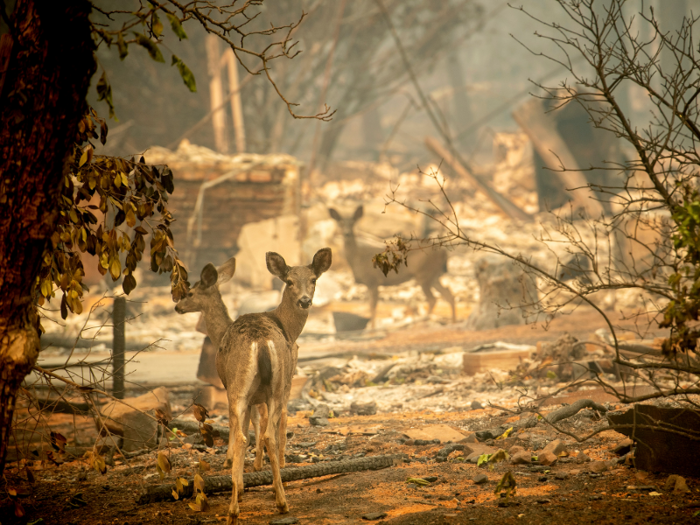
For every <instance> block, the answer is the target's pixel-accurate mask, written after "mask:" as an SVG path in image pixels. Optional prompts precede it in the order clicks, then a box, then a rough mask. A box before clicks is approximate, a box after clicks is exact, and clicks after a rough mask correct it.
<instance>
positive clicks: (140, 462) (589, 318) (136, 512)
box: [0, 312, 700, 525]
mask: <svg viewBox="0 0 700 525" xmlns="http://www.w3.org/2000/svg"><path fill="white" fill-rule="evenodd" d="M602 326H603V325H602V323H601V320H600V318H598V317H596V316H594V315H589V314H587V313H585V312H584V313H582V314H580V315H577V316H571V317H564V318H563V319H558V320H556V321H555V322H554V323H553V324H552V326H551V327H550V329H549V331H547V332H544V331H542V330H541V329H533V328H532V327H531V326H522V327H504V328H502V329H499V330H494V331H485V332H478V333H475V332H466V331H464V330H462V329H460V328H454V327H452V328H448V329H446V328H445V327H443V328H431V327H425V328H420V327H414V328H411V329H408V330H402V331H398V332H393V333H388V334H386V335H385V336H384V337H381V338H375V339H370V340H367V341H361V340H355V341H335V342H333V343H332V344H330V343H326V344H324V343H321V342H319V343H317V344H315V345H314V344H308V345H307V348H308V352H309V357H314V356H319V357H320V356H323V355H327V354H329V353H339V352H340V353H342V352H348V351H349V352H352V353H358V354H362V353H365V354H373V353H377V354H386V353H391V352H392V348H393V349H397V348H400V349H402V350H406V349H408V348H412V349H415V350H418V351H419V352H420V351H421V350H429V349H430V348H441V347H447V346H450V345H464V346H465V347H468V346H469V345H476V344H481V343H483V342H489V341H508V342H516V343H526V342H527V343H532V342H536V341H541V340H545V339H547V340H551V339H555V338H557V337H558V336H559V335H561V334H563V333H567V332H568V333H573V334H576V335H577V336H579V337H580V338H581V339H585V338H587V337H588V336H589V334H591V333H593V332H594V331H595V330H596V329H598V328H600V327H602ZM600 394H602V392H598V393H596V392H592V391H588V392H586V391H578V392H571V393H570V398H569V399H558V398H555V399H553V400H550V401H553V403H552V404H551V405H550V406H547V407H546V408H545V410H553V409H556V408H558V407H560V406H561V404H562V403H566V402H568V403H571V402H573V401H574V400H576V399H581V398H593V399H595V400H596V401H597V402H599V403H603V402H607V403H611V398H610V396H609V395H600ZM171 395H172V396H173V398H172V399H171V402H172V403H173V406H174V407H175V406H180V407H182V406H187V405H189V404H190V403H191V397H192V389H191V388H189V389H188V388H181V389H180V390H178V389H172V390H171ZM428 399H434V398H428ZM467 401H470V399H469V396H468V395H467V396H463V397H461V396H460V397H459V398H458V396H456V394H455V398H454V399H453V400H450V406H451V408H450V409H449V410H437V407H436V409H435V410H423V411H408V410H407V409H406V408H405V407H404V409H403V410H404V411H396V412H387V411H384V412H382V411H380V412H379V413H377V414H376V415H372V416H352V417H332V418H331V419H330V420H329V421H330V425H329V426H328V427H315V426H312V425H311V424H310V422H309V415H310V413H309V412H308V411H306V412H298V413H297V414H296V416H294V417H290V419H289V422H288V431H289V432H292V433H293V436H292V437H291V438H290V440H289V442H288V447H287V458H288V465H289V466H295V464H298V463H300V464H301V465H305V464H308V465H310V464H313V463H318V462H323V461H334V460H340V459H352V458H359V457H368V456H378V455H385V454H405V455H406V460H405V461H404V462H403V463H400V464H398V465H395V466H393V467H388V468H385V469H382V470H377V471H364V472H354V473H348V474H340V475H333V476H326V477H323V478H314V479H307V480H302V481H294V482H290V483H287V486H286V495H287V500H288V503H289V507H290V512H289V514H288V515H286V516H283V515H280V514H279V513H278V512H277V510H276V508H275V502H274V494H273V491H272V488H271V487H269V486H268V487H255V488H250V489H246V492H245V494H244V498H243V501H242V503H241V511H242V514H241V521H242V523H246V524H251V525H252V524H267V523H275V520H278V519H280V518H285V517H287V518H295V519H297V520H298V523H301V524H304V523H309V524H312V523H313V524H330V523H333V524H336V523H347V524H350V523H367V522H374V523H385V524H443V523H444V524H451V523H494V524H496V523H498V524H502V523H517V524H530V523H531V524H545V525H555V524H556V525H559V524H560V523H562V522H570V523H598V524H605V523H615V524H618V523H696V522H698V519H700V518H699V517H698V516H700V492H699V489H700V479H687V484H688V486H689V487H690V492H687V493H674V492H672V491H667V490H665V489H664V485H665V482H666V479H667V478H668V474H660V473H648V472H643V471H639V470H636V469H635V468H634V467H633V466H631V465H628V464H625V463H624V462H617V461H616V459H619V456H617V455H616V454H615V453H614V451H613V450H612V449H613V447H615V446H616V445H617V444H619V443H620V442H621V441H623V439H624V436H622V435H621V434H618V433H616V432H614V431H611V430H608V431H605V432H603V433H601V434H598V435H597V436H595V437H594V438H592V439H590V440H588V441H586V442H584V443H576V442H575V441H574V440H573V439H572V438H570V437H568V436H566V435H564V434H558V433H557V432H556V431H555V430H553V429H552V428H550V427H548V426H546V425H545V424H543V423H540V424H538V425H537V426H536V427H535V428H529V429H526V430H522V431H515V432H514V433H513V434H512V435H511V436H510V437H507V438H506V439H503V440H496V441H486V444H487V445H490V446H493V447H494V448H503V449H505V450H509V449H511V448H512V447H513V446H522V447H524V448H525V449H526V450H528V451H532V454H533V456H534V455H537V453H538V452H537V451H538V450H541V449H542V447H543V446H544V445H545V444H546V443H547V442H549V441H551V440H554V439H561V440H562V441H564V443H565V444H566V448H567V454H568V455H566V456H562V457H560V458H559V459H558V460H557V462H556V463H555V464H553V465H550V466H544V465H537V464H525V465H522V464H520V465H515V464H512V463H511V462H510V461H504V462H500V463H496V464H493V465H491V466H489V467H486V466H481V467H477V465H476V464H472V463H469V462H466V461H465V457H463V456H461V453H460V452H459V451H457V452H453V453H452V454H451V455H450V456H449V457H448V458H447V461H445V462H438V461H437V452H438V451H439V450H440V449H441V448H442V447H444V446H445V444H444V443H442V444H435V443H433V444H427V445H426V444H416V442H415V441H413V440H411V439H409V438H408V436H407V435H406V434H405V432H407V431H409V430H410V429H416V428H423V427H426V426H430V425H434V424H446V425H449V426H451V427H453V428H454V429H458V430H460V431H462V432H469V431H479V430H484V429H489V428H494V427H497V426H500V425H503V424H508V423H511V422H514V421H517V420H518V419H519V418H520V417H521V415H519V414H515V413H514V412H512V411H506V410H501V409H499V408H491V407H488V408H483V409H476V410H474V409H472V408H471V404H470V402H469V403H468V402H467ZM554 401H556V403H554ZM436 402H437V401H436ZM441 403H442V402H441ZM443 404H444V403H443ZM507 408H508V409H509V410H510V409H511V408H514V407H511V406H509V407H507ZM608 408H610V409H611V410H615V409H624V408H626V407H625V406H624V405H620V404H619V403H618V404H615V402H614V400H613V401H612V404H609V405H608ZM190 417H191V416H190ZM211 417H213V418H214V419H215V421H216V422H218V423H223V424H225V422H226V421H225V411H224V410H221V409H220V410H217V411H213V412H212V414H211ZM48 423H49V425H50V426H51V428H52V429H53V430H55V431H57V432H61V433H63V434H64V435H65V436H68V445H69V446H74V447H78V450H83V451H84V450H87V449H89V448H90V443H91V442H92V441H94V439H95V435H96V432H95V427H94V423H93V422H92V420H91V419H90V418H88V417H73V416H72V415H65V414H55V415H54V416H52V418H51V420H50V421H49V422H48ZM601 423H602V421H601V420H600V418H599V417H598V416H597V415H596V414H595V413H593V412H592V411H591V410H583V411H581V412H580V413H579V414H578V415H576V416H574V417H571V418H569V419H567V420H565V421H564V422H562V423H561V426H562V428H564V429H565V430H568V431H570V432H573V433H576V434H577V435H583V434H585V433H587V432H588V431H590V430H591V429H593V428H596V427H597V426H599V425H600V424H601ZM86 445H87V446H86ZM81 446H82V447H83V448H82V449H80V447H81ZM225 446H226V443H224V442H223V441H222V440H221V439H217V440H216V441H215V446H214V447H211V448H207V447H205V446H204V445H197V444H195V445H193V444H191V443H190V444H186V445H184V446H177V447H167V446H162V447H161V451H163V452H165V453H166V454H168V455H169V457H170V462H171V464H172V467H173V468H172V471H171V472H170V473H169V474H168V475H167V476H166V478H165V479H164V481H163V482H161V480H160V478H159V476H158V473H157V471H156V457H157V451H151V452H148V453H145V454H142V455H138V456H136V457H132V458H130V459H127V458H124V457H123V456H119V455H115V456H114V462H113V465H109V466H108V467H107V471H106V473H105V474H100V473H98V472H97V471H96V470H94V469H93V468H91V467H90V464H89V463H90V462H89V460H88V459H86V458H84V457H80V458H74V457H70V456H65V457H61V456H60V455H58V454H56V455H54V459H56V460H58V461H57V463H58V464H55V463H53V462H52V461H51V460H49V459H47V458H46V456H45V455H41V454H40V455H37V456H33V457H34V459H31V460H22V461H20V462H14V463H10V464H8V468H7V469H6V472H5V481H6V484H5V485H4V487H2V488H0V524H2V525H10V524H21V525H26V524H57V525H58V524H71V523H74V524H90V525H108V524H124V525H127V524H128V525H136V524H171V523H174V524H188V523H192V524H195V523H223V522H224V521H225V516H226V514H227V511H228V504H229V499H230V494H229V493H212V494H208V495H207V496H208V502H209V505H210V510H208V511H206V512H195V511H194V510H192V509H191V508H190V506H189V503H191V502H192V501H193V500H192V499H190V498H188V499H184V500H179V501H174V500H171V501H167V502H159V503H150V504H145V505H140V504H138V503H137V500H138V497H139V496H140V495H141V494H143V493H144V491H145V490H146V487H148V486H151V485H158V484H161V483H168V484H171V485H173V486H174V483H175V478H176V477H178V476H179V477H183V478H185V479H188V480H190V483H191V482H192V479H193V477H194V475H195V474H196V473H197V472H198V470H197V464H198V463H199V461H200V459H204V460H205V461H207V462H208V463H209V464H210V465H211V470H209V471H207V472H204V473H203V476H204V477H207V476H212V475H220V476H223V475H229V472H230V471H228V470H224V469H223V463H224V460H225V450H226V449H225ZM78 455H82V454H78ZM253 457H254V456H253V449H252V448H250V449H249V451H248V457H247V460H246V471H247V472H249V471H252V459H253ZM601 462H606V464H605V465H606V466H605V467H604V468H602V469H601V468H600V466H601ZM297 466H298V465H297ZM508 471H510V472H512V474H513V476H514V478H515V480H516V483H517V493H516V495H515V496H511V497H509V498H501V497H499V496H498V495H497V494H496V493H495V488H496V485H497V483H498V481H499V480H500V479H501V477H502V476H503V475H504V474H505V473H506V472H508ZM478 474H486V476H487V477H488V482H486V483H483V484H477V483H475V481H474V479H475V477H476V476H477V475H478ZM411 477H413V478H415V477H422V478H426V477H427V478H429V479H433V478H435V480H434V481H432V482H430V483H429V484H428V485H427V486H420V485H416V484H414V483H408V482H407V479H408V478H411ZM30 479H31V481H30ZM22 513H24V514H23V515H22V516H20V517H18V516H16V514H22ZM372 513H379V515H380V516H381V515H383V514H385V516H383V517H381V518H379V519H376V520H372V521H370V520H367V519H364V518H363V516H368V515H369V514H372ZM293 522H294V521H293V520H292V521H289V522H288V523H293Z"/></svg>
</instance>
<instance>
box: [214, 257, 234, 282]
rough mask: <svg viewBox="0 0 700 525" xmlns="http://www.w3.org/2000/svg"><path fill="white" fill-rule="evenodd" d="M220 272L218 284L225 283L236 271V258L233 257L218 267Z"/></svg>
mask: <svg viewBox="0 0 700 525" xmlns="http://www.w3.org/2000/svg"><path fill="white" fill-rule="evenodd" d="M217 271H218V272H219V280H218V284H224V283H226V282H228V281H230V280H231V277H233V274H234V273H236V258H235V257H231V258H230V259H229V260H228V261H226V262H225V263H224V264H222V265H221V266H219V267H218V268H217Z"/></svg>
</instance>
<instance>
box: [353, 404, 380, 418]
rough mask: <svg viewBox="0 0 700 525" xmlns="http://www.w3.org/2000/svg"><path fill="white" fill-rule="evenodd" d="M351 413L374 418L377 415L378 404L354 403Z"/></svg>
mask: <svg viewBox="0 0 700 525" xmlns="http://www.w3.org/2000/svg"><path fill="white" fill-rule="evenodd" d="M350 412H351V413H353V414H357V415H358V416H373V415H374V414H376V413H377V403H376V402H374V401H372V402H371V403H364V404H361V403H355V402H354V401H353V402H352V404H351V405H350Z"/></svg>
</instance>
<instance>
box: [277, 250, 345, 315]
mask: <svg viewBox="0 0 700 525" xmlns="http://www.w3.org/2000/svg"><path fill="white" fill-rule="evenodd" d="M266 262H267V269H268V270H269V271H270V273H271V274H272V275H274V276H276V277H279V278H280V279H281V280H282V282H284V283H285V284H286V285H287V286H285V288H284V293H283V294H282V303H287V304H289V303H291V304H293V305H294V306H295V307H297V308H300V309H302V310H308V308H309V307H310V306H311V303H312V301H313V299H314V292H315V291H316V279H318V278H319V277H320V275H321V274H322V273H324V272H325V271H327V270H328V268H330V267H331V262H332V253H331V249H330V248H323V249H321V250H319V251H318V252H316V255H314V260H313V262H312V263H311V264H309V265H308V266H293V267H290V266H287V263H286V262H285V260H284V257H282V256H281V255H280V254H278V253H275V252H267V255H266Z"/></svg>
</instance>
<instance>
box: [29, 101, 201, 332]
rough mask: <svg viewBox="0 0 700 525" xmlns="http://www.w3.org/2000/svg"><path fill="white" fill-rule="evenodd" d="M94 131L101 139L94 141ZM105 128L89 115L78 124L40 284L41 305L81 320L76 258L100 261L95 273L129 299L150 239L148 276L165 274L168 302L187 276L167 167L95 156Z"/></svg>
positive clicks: (80, 272) (79, 265)
mask: <svg viewBox="0 0 700 525" xmlns="http://www.w3.org/2000/svg"><path fill="white" fill-rule="evenodd" d="M98 129H99V134H98ZM107 131H108V130H107V124H106V122H105V121H104V119H102V118H100V117H98V116H97V114H96V113H95V111H94V110H91V111H90V114H88V115H85V117H84V118H83V120H82V121H81V122H80V125H79V129H78V137H77V139H76V145H75V147H74V151H73V159H74V160H73V162H72V163H71V164H70V170H68V171H67V173H66V175H65V177H64V184H63V194H62V196H61V206H60V209H59V211H58V214H57V217H56V229H55V231H54V233H53V235H52V237H51V245H50V247H49V248H48V249H47V250H46V252H45V253H44V257H43V265H42V270H41V273H40V275H39V277H38V284H39V298H38V303H39V304H40V305H41V304H43V302H44V300H45V299H51V298H53V297H55V295H56V292H57V291H58V290H60V291H61V292H63V294H62V297H61V315H62V317H63V318H65V317H66V316H67V315H68V310H70V311H72V312H74V313H81V312H82V304H81V298H82V296H83V291H84V290H85V289H86V287H85V285H84V284H83V277H84V276H85V270H84V268H83V263H82V261H81V257H80V254H81V253H88V254H90V255H94V256H96V257H97V262H96V264H97V270H98V271H99V272H100V273H101V274H102V275H105V274H106V273H108V272H109V274H110V276H111V278H112V280H113V281H117V280H118V279H120V278H121V277H122V276H123V281H122V288H123V290H124V293H126V294H129V293H130V292H131V291H132V290H133V289H134V288H135V287H136V284H137V283H136V278H135V276H134V271H135V270H136V267H137V265H138V263H139V262H140V261H141V260H142V258H143V253H144V251H145V250H146V237H149V244H150V250H149V256H150V265H151V270H153V271H154V272H158V273H163V272H169V273H170V274H171V276H170V280H171V285H172V295H173V299H174V300H175V301H177V300H179V299H180V297H182V295H183V294H185V293H186V292H187V290H188V289H189V283H188V282H187V270H186V269H185V267H184V265H183V263H182V262H181V261H180V259H178V256H177V252H176V250H175V246H174V243H173V235H172V232H171V231H170V224H171V222H172V220H173V218H172V215H171V214H170V211H169V210H168V195H169V194H171V193H172V192H173V189H174V186H173V174H172V172H171V171H170V169H169V168H168V167H167V166H163V167H160V168H159V167H156V166H148V165H146V164H145V162H144V159H143V157H142V158H141V159H140V160H139V161H138V162H137V161H135V160H133V159H132V160H127V159H122V158H115V157H105V156H101V155H95V154H94V151H95V149H94V145H93V144H92V142H90V141H91V139H97V138H98V137H99V138H100V141H101V142H102V143H103V144H104V143H105V142H106V139H107Z"/></svg>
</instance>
